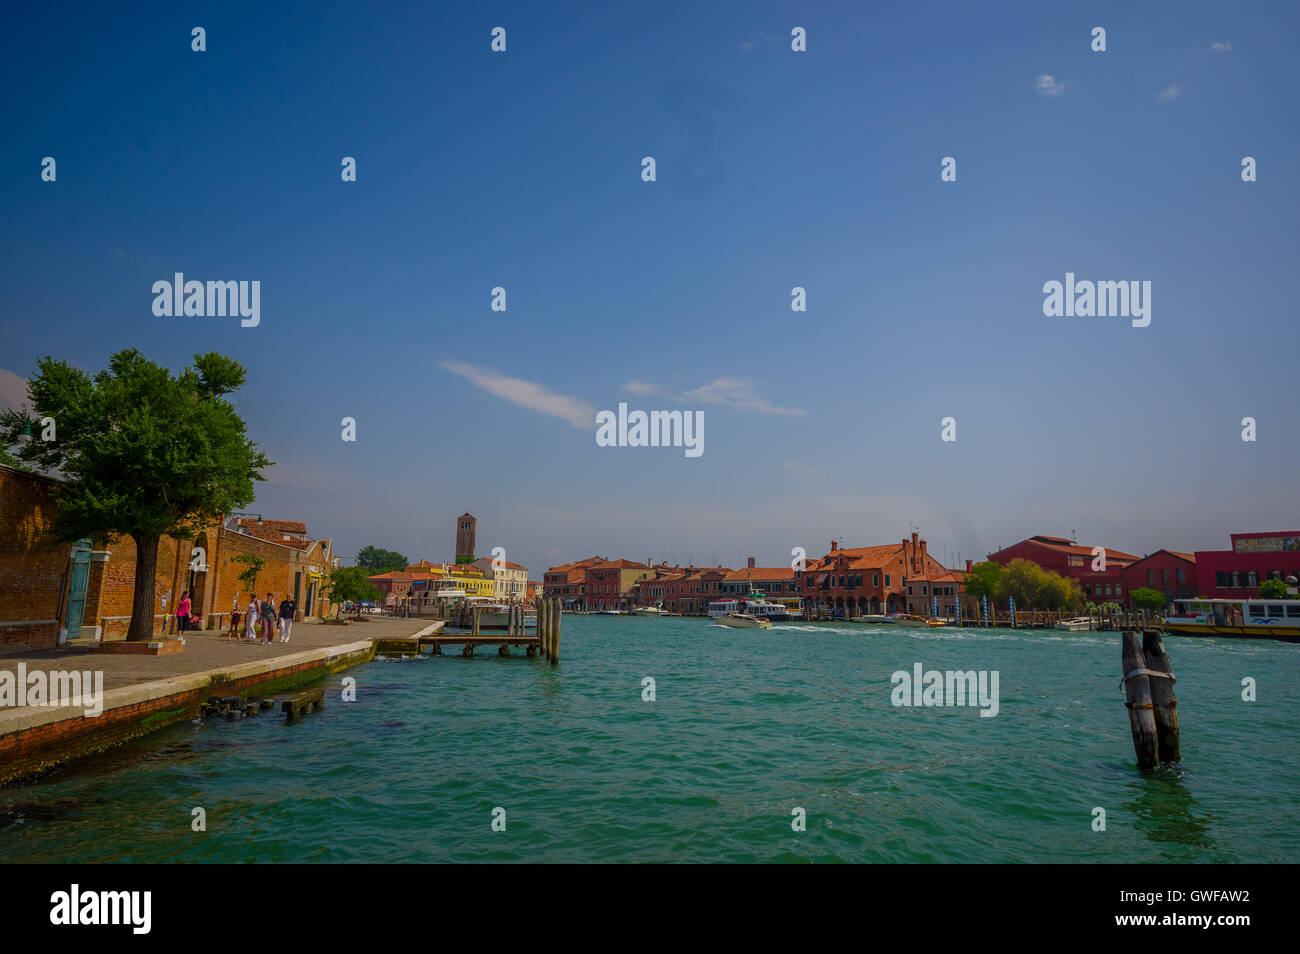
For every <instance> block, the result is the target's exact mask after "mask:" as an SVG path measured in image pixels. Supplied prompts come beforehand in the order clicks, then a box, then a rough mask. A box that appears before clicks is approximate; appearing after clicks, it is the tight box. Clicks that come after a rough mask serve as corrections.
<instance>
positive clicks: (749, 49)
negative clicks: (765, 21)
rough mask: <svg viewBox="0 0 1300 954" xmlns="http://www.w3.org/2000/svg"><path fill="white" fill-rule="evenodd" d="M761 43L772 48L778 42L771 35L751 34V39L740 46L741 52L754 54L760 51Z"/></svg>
mask: <svg viewBox="0 0 1300 954" xmlns="http://www.w3.org/2000/svg"><path fill="white" fill-rule="evenodd" d="M760 42H761V43H764V44H766V45H767V46H771V45H772V44H774V43H775V42H776V37H774V36H772V35H771V34H769V33H762V32H760V33H758V34H757V35H754V34H750V37H749V39H748V40H746V41H745V42H744V43H742V44H740V52H741V53H753V52H754V51H755V50H756V49H758V47H759V43H760Z"/></svg>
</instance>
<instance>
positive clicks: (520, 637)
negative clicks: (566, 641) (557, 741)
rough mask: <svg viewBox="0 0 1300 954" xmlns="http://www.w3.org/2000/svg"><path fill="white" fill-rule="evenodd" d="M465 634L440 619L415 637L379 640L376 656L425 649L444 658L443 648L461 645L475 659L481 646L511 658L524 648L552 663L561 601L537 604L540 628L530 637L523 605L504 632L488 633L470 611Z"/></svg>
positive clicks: (462, 651) (474, 610)
mask: <svg viewBox="0 0 1300 954" xmlns="http://www.w3.org/2000/svg"><path fill="white" fill-rule="evenodd" d="M463 620H464V623H465V626H464V629H465V630H466V631H465V632H462V633H449V632H447V631H446V623H447V621H446V620H439V621H437V622H436V623H434V624H433V625H432V626H430V627H428V628H427V629H426V630H424V631H422V632H420V633H417V634H416V635H414V636H405V637H397V638H390V639H381V640H376V642H375V655H376V656H418V655H421V654H422V653H423V652H424V651H425V649H426V648H427V649H429V650H430V655H433V656H441V655H443V647H445V646H459V647H460V654H461V655H462V656H464V657H467V658H470V657H473V655H474V651H475V650H476V649H478V648H479V647H481V646H496V647H497V655H498V656H510V655H511V650H512V649H513V648H514V647H517V646H522V647H523V648H524V653H525V655H526V656H528V657H529V658H534V657H536V656H537V655H538V653H539V651H540V652H541V654H542V655H543V656H544V657H545V658H546V659H547V660H548V661H549V662H550V663H551V664H552V665H555V664H556V663H558V662H559V661H560V620H561V614H560V602H559V600H558V599H548V600H540V601H539V602H538V604H537V626H536V629H535V631H534V633H533V634H532V635H529V633H528V629H527V627H526V626H525V611H524V607H523V606H522V605H516V606H512V607H510V613H509V619H508V622H507V624H506V626H505V628H504V629H498V630H492V631H487V630H484V629H483V627H482V626H480V625H479V610H478V609H477V608H472V609H470V610H469V611H468V612H467V613H466V614H465V615H464V617H463Z"/></svg>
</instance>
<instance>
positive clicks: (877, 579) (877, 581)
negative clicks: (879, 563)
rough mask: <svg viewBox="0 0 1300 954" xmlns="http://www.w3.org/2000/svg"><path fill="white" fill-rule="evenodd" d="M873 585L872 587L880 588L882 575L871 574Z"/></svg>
mask: <svg viewBox="0 0 1300 954" xmlns="http://www.w3.org/2000/svg"><path fill="white" fill-rule="evenodd" d="M871 585H872V586H879V585H880V574H879V573H872V574H871Z"/></svg>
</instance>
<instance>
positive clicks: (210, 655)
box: [0, 616, 433, 692]
mask: <svg viewBox="0 0 1300 954" xmlns="http://www.w3.org/2000/svg"><path fill="white" fill-rule="evenodd" d="M431 622H433V621H432V620H427V619H419V618H416V617H412V618H410V619H401V618H393V617H387V616H376V617H372V618H370V619H368V620H366V621H365V622H361V623H355V622H354V623H352V624H350V625H348V626H332V625H329V624H326V623H294V624H293V631H292V632H291V633H290V635H289V641H288V642H287V643H282V642H279V636H278V635H277V636H276V638H275V641H272V642H270V643H262V642H257V643H250V642H248V641H247V640H238V639H226V638H225V636H224V635H223V633H222V632H219V631H217V630H201V631H199V632H191V633H186V634H185V652H183V653H177V654H175V655H172V656H137V655H125V654H123V655H117V654H113V653H92V652H89V651H88V650H87V649H86V648H85V647H80V646H77V645H76V643H69V644H67V645H66V646H60V647H59V648H57V649H47V650H41V651H30V652H23V653H13V654H11V655H4V656H0V671H3V670H6V669H7V670H9V671H10V672H14V673H16V672H17V671H18V664H19V663H20V662H21V663H23V664H25V666H26V669H27V672H29V673H30V672H33V671H35V670H37V669H44V670H46V671H50V670H62V671H68V670H74V669H75V670H85V669H89V670H93V671H96V672H98V671H101V670H102V671H103V673H104V690H105V691H106V692H107V691H109V690H112V689H121V688H124V687H127V686H134V685H139V684H141V683H146V682H154V681H155V680H159V679H172V678H175V677H178V676H190V675H199V674H201V673H205V672H209V671H213V670H224V669H229V668H230V667H231V666H238V665H241V664H242V663H250V662H261V661H264V660H272V659H275V658H277V657H280V656H290V655H293V654H295V653H302V652H305V651H307V650H312V649H328V648H330V647H333V646H343V645H347V644H349V643H355V642H358V641H359V640H364V639H379V638H385V639H390V638H394V637H401V636H414V635H415V634H416V633H418V632H420V631H421V630H423V629H426V628H428V626H429V624H430V623H431Z"/></svg>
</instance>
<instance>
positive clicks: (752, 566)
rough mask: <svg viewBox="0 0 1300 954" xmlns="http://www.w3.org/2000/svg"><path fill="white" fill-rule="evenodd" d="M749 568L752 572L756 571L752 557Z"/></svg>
mask: <svg viewBox="0 0 1300 954" xmlns="http://www.w3.org/2000/svg"><path fill="white" fill-rule="evenodd" d="M749 568H750V569H751V570H752V569H754V558H753V557H750V558H749Z"/></svg>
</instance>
